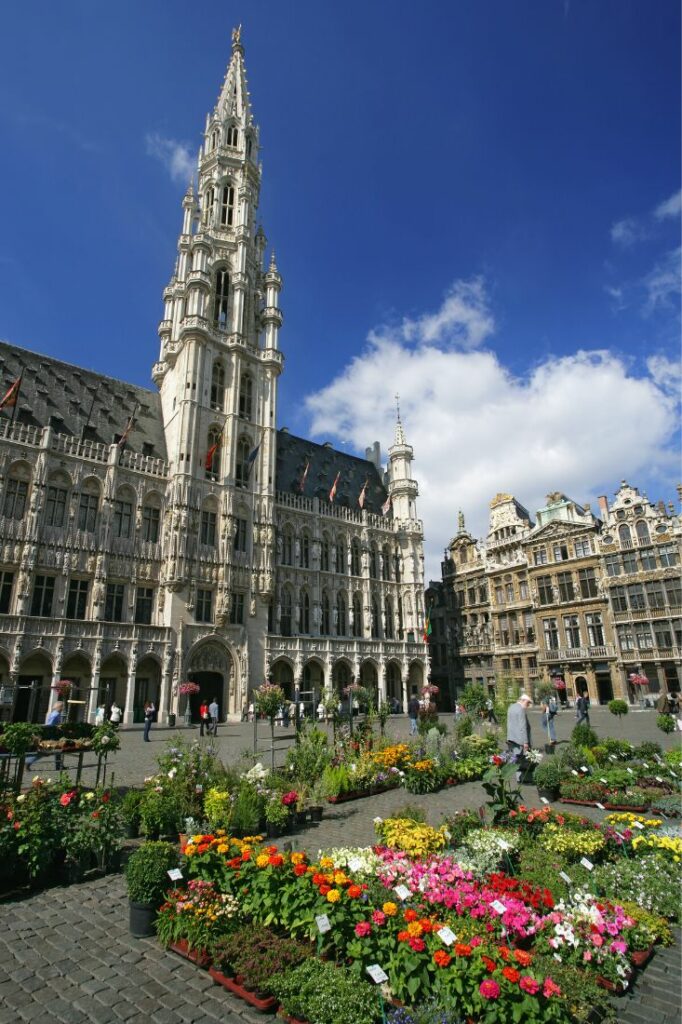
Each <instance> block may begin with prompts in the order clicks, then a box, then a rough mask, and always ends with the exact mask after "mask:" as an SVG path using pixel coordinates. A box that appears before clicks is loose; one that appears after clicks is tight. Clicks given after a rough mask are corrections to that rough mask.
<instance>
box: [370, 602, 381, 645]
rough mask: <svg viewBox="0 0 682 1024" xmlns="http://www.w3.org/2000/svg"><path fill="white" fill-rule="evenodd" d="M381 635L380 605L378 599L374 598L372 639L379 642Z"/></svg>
mask: <svg viewBox="0 0 682 1024" xmlns="http://www.w3.org/2000/svg"><path fill="white" fill-rule="evenodd" d="M379 636H380V633H379V605H378V604H377V599H376V597H373V598H372V639H373V640H378V639H379Z"/></svg>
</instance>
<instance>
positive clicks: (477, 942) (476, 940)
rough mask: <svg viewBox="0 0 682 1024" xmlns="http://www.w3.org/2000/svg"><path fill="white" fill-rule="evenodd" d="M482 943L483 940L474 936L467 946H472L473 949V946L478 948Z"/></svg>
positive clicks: (478, 936)
mask: <svg viewBox="0 0 682 1024" xmlns="http://www.w3.org/2000/svg"><path fill="white" fill-rule="evenodd" d="M482 942H483V939H482V938H481V936H480V935H474V937H473V939H472V940H471V942H470V943H469V945H470V946H474V947H475V946H480V945H481V943H482Z"/></svg>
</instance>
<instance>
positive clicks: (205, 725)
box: [199, 699, 211, 736]
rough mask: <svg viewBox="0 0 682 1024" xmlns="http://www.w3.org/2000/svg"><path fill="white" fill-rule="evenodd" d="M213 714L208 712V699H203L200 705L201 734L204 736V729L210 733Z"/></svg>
mask: <svg viewBox="0 0 682 1024" xmlns="http://www.w3.org/2000/svg"><path fill="white" fill-rule="evenodd" d="M210 725H211V716H210V715H209V713H208V701H207V700H206V699H204V700H202V702H201V704H200V705H199V735H200V736H203V735H204V731H206V733H207V734H208V732H209V731H210Z"/></svg>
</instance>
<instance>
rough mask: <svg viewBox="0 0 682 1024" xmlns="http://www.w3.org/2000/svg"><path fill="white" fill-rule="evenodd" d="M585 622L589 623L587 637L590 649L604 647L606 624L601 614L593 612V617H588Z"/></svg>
mask: <svg viewBox="0 0 682 1024" xmlns="http://www.w3.org/2000/svg"><path fill="white" fill-rule="evenodd" d="M585 621H586V622H587V637H588V640H589V642H590V647H603V646H604V623H603V622H602V617H601V612H593V613H592V614H591V615H586V616H585Z"/></svg>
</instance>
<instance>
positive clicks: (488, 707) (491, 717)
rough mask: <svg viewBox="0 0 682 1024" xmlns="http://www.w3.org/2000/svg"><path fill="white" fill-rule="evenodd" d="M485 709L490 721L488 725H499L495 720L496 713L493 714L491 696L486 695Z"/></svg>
mask: <svg viewBox="0 0 682 1024" xmlns="http://www.w3.org/2000/svg"><path fill="white" fill-rule="evenodd" d="M485 711H486V715H487V717H488V722H489V723H490V725H499V724H500V723H499V722H498V721H497V715H496V714H495V703H494V701H493V699H492V697H488V699H487V701H486V702H485Z"/></svg>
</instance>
